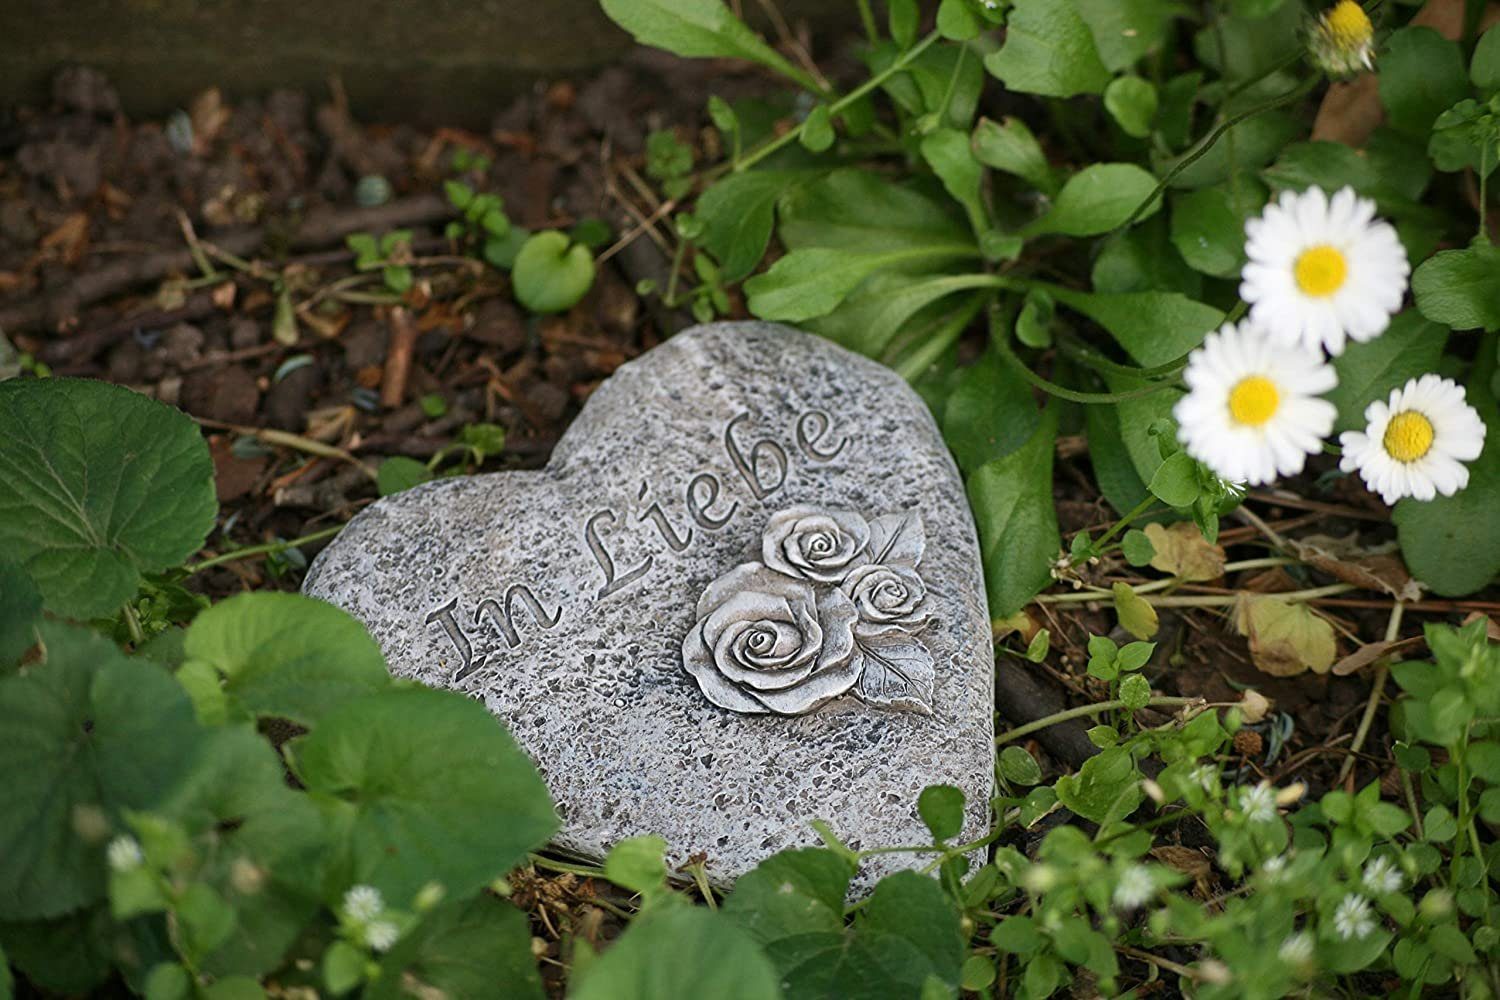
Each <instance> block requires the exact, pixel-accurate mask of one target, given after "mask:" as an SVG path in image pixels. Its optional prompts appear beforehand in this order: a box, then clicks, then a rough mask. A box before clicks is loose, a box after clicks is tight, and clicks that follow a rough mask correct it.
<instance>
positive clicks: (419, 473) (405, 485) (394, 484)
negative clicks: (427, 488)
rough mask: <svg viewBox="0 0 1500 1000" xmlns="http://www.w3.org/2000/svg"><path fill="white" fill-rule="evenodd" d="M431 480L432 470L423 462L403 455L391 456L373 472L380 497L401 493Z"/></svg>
mask: <svg viewBox="0 0 1500 1000" xmlns="http://www.w3.org/2000/svg"><path fill="white" fill-rule="evenodd" d="M431 479H432V470H431V469H429V468H428V467H427V464H426V463H425V462H418V461H417V460H416V459H415V458H407V457H406V456H405V455H392V456H391V457H390V458H387V459H386V460H385V461H383V462H381V463H380V468H379V469H377V470H376V472H375V488H376V489H378V490H379V491H380V495H381V496H383V497H388V496H390V495H391V494H393V493H403V492H405V491H406V490H409V489H411V488H412V487H413V486H421V485H422V484H423V483H425V482H428V481H430V480H431Z"/></svg>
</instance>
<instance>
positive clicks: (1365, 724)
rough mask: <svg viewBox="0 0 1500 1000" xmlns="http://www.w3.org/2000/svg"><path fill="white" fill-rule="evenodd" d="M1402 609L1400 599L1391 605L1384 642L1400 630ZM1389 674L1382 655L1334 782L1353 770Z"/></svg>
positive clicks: (1389, 668) (1387, 662)
mask: <svg viewBox="0 0 1500 1000" xmlns="http://www.w3.org/2000/svg"><path fill="white" fill-rule="evenodd" d="M1404 610H1405V605H1403V604H1402V603H1401V602H1400V601H1397V602H1396V603H1395V604H1394V605H1392V606H1391V617H1390V619H1389V620H1388V621H1387V622H1386V625H1385V641H1386V642H1395V641H1396V635H1397V634H1398V633H1399V632H1400V631H1401V614H1402V612H1403V611H1404ZM1390 674H1391V663H1390V657H1388V656H1383V657H1381V658H1380V665H1379V666H1378V667H1377V668H1376V669H1375V682H1374V683H1373V684H1371V685H1370V700H1369V701H1367V702H1365V712H1364V715H1362V716H1360V719H1359V728H1357V729H1356V730H1354V742H1353V743H1351V744H1349V756H1347V757H1345V758H1344V766H1343V767H1341V768H1339V777H1338V780H1337V781H1336V782H1334V784H1342V783H1343V782H1344V779H1345V778H1347V777H1349V772H1350V771H1352V770H1354V759H1355V755H1357V754H1358V753H1359V748H1360V747H1362V746H1364V742H1365V737H1366V736H1368V735H1370V726H1371V725H1372V724H1373V723H1374V722H1375V713H1376V712H1377V711H1379V709H1380V696H1381V695H1383V694H1385V681H1386V678H1387V677H1389V676H1390Z"/></svg>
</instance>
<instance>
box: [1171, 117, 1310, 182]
mask: <svg viewBox="0 0 1500 1000" xmlns="http://www.w3.org/2000/svg"><path fill="white" fill-rule="evenodd" d="M1305 130H1306V126H1305V125H1304V124H1303V123H1302V121H1301V119H1299V118H1296V117H1294V116H1292V115H1290V114H1288V113H1286V112H1280V111H1267V112H1264V113H1262V114H1260V115H1257V116H1255V117H1254V118H1248V119H1245V120H1243V121H1241V122H1239V123H1238V124H1236V125H1234V126H1233V127H1231V128H1229V129H1228V130H1227V131H1226V132H1225V133H1224V135H1223V136H1221V137H1220V138H1219V141H1218V142H1216V143H1214V144H1213V145H1212V146H1210V147H1209V148H1208V152H1207V153H1204V154H1203V155H1201V156H1198V157H1196V158H1195V159H1193V160H1192V161H1191V162H1187V160H1188V157H1191V156H1193V155H1194V154H1193V153H1192V152H1187V153H1183V154H1182V155H1181V156H1178V157H1174V158H1171V159H1157V158H1153V166H1154V167H1155V169H1156V172H1157V173H1158V174H1162V175H1165V174H1166V173H1167V172H1168V171H1169V170H1172V169H1174V168H1176V167H1178V166H1182V169H1181V170H1180V171H1179V172H1178V173H1177V174H1176V176H1174V177H1173V178H1172V184H1171V186H1172V187H1173V188H1176V189H1178V190H1187V191H1190V190H1192V189H1194V188H1200V187H1208V186H1209V185H1210V184H1222V183H1224V182H1225V181H1228V180H1230V178H1231V177H1234V176H1236V175H1239V174H1242V173H1244V172H1246V171H1253V170H1259V169H1260V168H1261V167H1263V166H1265V165H1266V164H1268V163H1270V162H1271V161H1272V160H1274V159H1276V156H1277V154H1278V153H1280V152H1281V151H1282V149H1284V148H1285V147H1286V145H1287V143H1289V142H1291V141H1292V140H1293V139H1296V138H1297V137H1299V136H1301V135H1302V134H1303V132H1304V131H1305ZM1231 154H1232V155H1231Z"/></svg>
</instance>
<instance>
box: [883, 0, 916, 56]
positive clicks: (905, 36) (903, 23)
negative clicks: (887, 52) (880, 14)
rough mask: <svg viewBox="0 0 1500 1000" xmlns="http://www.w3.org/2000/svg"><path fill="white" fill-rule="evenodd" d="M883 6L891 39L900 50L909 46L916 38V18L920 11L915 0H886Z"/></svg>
mask: <svg viewBox="0 0 1500 1000" xmlns="http://www.w3.org/2000/svg"><path fill="white" fill-rule="evenodd" d="M885 6H886V14H887V16H888V17H887V20H888V23H889V26H890V31H891V40H892V41H894V42H895V43H896V45H897V46H898V47H899V48H901V49H902V50H905V49H909V48H911V46H912V43H913V42H915V41H916V40H917V20H918V18H919V17H920V16H921V13H922V12H921V11H920V10H919V9H918V8H917V0H887V3H886V5H885Z"/></svg>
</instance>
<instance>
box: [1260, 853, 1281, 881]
mask: <svg viewBox="0 0 1500 1000" xmlns="http://www.w3.org/2000/svg"><path fill="white" fill-rule="evenodd" d="M1260 873H1261V875H1263V876H1265V879H1266V881H1267V882H1271V883H1276V882H1280V881H1282V879H1283V878H1285V876H1286V855H1285V854H1278V855H1276V857H1274V858H1267V859H1266V862H1265V864H1263V865H1261V866H1260Z"/></svg>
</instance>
